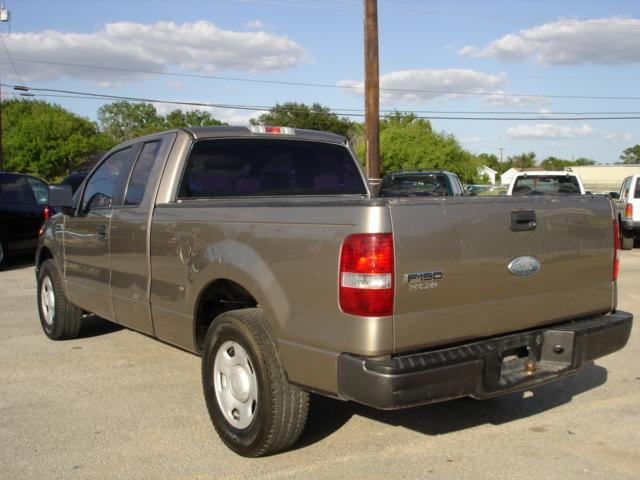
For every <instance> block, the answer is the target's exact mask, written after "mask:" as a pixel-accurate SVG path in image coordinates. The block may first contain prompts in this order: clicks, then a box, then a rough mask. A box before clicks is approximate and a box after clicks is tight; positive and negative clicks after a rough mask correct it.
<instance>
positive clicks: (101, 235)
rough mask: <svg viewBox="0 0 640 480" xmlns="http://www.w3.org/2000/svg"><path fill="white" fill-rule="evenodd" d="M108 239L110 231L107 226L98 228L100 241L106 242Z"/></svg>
mask: <svg viewBox="0 0 640 480" xmlns="http://www.w3.org/2000/svg"><path fill="white" fill-rule="evenodd" d="M107 238H109V231H108V229H107V226H106V225H100V226H98V240H102V241H105V242H106V241H107Z"/></svg>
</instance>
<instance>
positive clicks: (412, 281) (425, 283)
mask: <svg viewBox="0 0 640 480" xmlns="http://www.w3.org/2000/svg"><path fill="white" fill-rule="evenodd" d="M443 278H444V272H443V271H441V270H437V271H434V272H415V273H405V274H404V283H407V284H409V290H410V291H412V292H415V291H418V290H430V289H432V288H438V280H442V279H443Z"/></svg>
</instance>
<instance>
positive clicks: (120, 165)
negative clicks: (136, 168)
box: [82, 148, 132, 212]
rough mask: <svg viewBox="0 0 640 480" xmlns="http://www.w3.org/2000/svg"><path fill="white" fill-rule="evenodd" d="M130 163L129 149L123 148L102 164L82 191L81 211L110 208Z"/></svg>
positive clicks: (127, 172)
mask: <svg viewBox="0 0 640 480" xmlns="http://www.w3.org/2000/svg"><path fill="white" fill-rule="evenodd" d="M131 161H132V158H131V148H125V149H124V150H120V151H118V152H115V153H114V154H112V155H111V156H110V157H109V158H107V159H106V160H105V161H104V162H102V164H101V165H100V166H99V167H98V169H97V170H96V171H95V172H94V173H93V175H92V176H91V178H90V179H89V181H88V183H87V186H86V187H85V189H84V195H83V197H82V211H84V212H87V211H89V210H94V209H96V208H111V206H112V205H113V204H114V201H115V197H116V194H117V193H118V190H119V188H120V187H121V185H122V184H123V179H124V178H125V177H126V176H127V175H128V174H129V169H130V167H131ZM120 191H121V190H120ZM120 198H122V197H120Z"/></svg>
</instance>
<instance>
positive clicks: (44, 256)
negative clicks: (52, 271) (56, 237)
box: [36, 247, 53, 267]
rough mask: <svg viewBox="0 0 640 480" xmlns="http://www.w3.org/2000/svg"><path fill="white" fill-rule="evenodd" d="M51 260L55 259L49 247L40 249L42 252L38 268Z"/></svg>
mask: <svg viewBox="0 0 640 480" xmlns="http://www.w3.org/2000/svg"><path fill="white" fill-rule="evenodd" d="M50 258H53V254H52V253H51V250H49V249H48V248H47V247H42V248H41V249H40V252H39V253H38V264H37V265H36V267H40V265H42V262H44V261H45V260H48V259H50Z"/></svg>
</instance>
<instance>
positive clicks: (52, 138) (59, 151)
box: [2, 99, 114, 181]
mask: <svg viewBox="0 0 640 480" xmlns="http://www.w3.org/2000/svg"><path fill="white" fill-rule="evenodd" d="M2 127H3V143H4V155H5V168H6V169H7V170H12V171H17V172H22V173H29V174H32V175H36V176H39V177H42V178H44V179H46V180H49V181H52V180H55V179H57V178H59V177H61V176H63V175H65V174H67V173H69V172H70V171H72V170H74V169H75V168H77V167H78V166H79V165H80V164H82V163H83V162H84V161H85V159H86V156H87V155H88V154H90V153H94V152H96V151H103V150H108V149H109V148H111V146H113V144H114V142H113V140H111V139H110V138H108V137H106V136H104V135H101V134H100V133H99V131H98V127H97V125H96V124H95V123H94V122H91V121H90V120H88V119H86V118H83V117H80V116H78V115H76V114H74V113H71V112H69V111H67V110H65V109H64V108H62V107H61V106H59V105H54V104H50V103H48V102H44V101H40V100H26V99H20V100H17V99H16V100H7V101H4V102H2Z"/></svg>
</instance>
